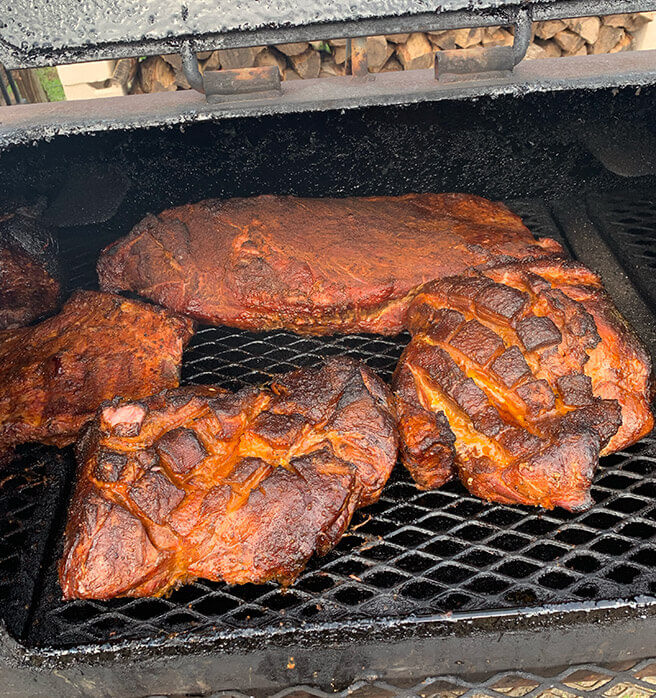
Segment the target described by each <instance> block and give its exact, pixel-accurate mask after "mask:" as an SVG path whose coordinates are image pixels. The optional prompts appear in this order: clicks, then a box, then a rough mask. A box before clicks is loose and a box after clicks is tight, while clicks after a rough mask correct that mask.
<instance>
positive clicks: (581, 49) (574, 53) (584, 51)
mask: <svg viewBox="0 0 656 698" xmlns="http://www.w3.org/2000/svg"><path fill="white" fill-rule="evenodd" d="M587 55H588V46H587V44H585V43H584V44H583V46H580V47H579V48H577V49H576V51H572V52H571V53H570V52H568V51H566V52H565V53H563V56H587Z"/></svg>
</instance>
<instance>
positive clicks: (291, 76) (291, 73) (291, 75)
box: [282, 68, 301, 80]
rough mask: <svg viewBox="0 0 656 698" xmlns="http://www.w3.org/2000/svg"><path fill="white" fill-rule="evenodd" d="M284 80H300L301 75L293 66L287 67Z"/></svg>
mask: <svg viewBox="0 0 656 698" xmlns="http://www.w3.org/2000/svg"><path fill="white" fill-rule="evenodd" d="M282 79H283V80H300V79H301V76H300V75H299V74H298V73H297V72H296V71H295V70H294V69H293V68H285V72H284V73H283V76H282Z"/></svg>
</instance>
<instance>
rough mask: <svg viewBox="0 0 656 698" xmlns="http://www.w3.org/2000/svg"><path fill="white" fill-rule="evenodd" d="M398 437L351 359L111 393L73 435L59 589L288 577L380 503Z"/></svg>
mask: <svg viewBox="0 0 656 698" xmlns="http://www.w3.org/2000/svg"><path fill="white" fill-rule="evenodd" d="M397 438H398V437H397V432H396V425H395V420H394V415H393V407H392V396H391V393H390V391H389V390H388V388H387V387H386V386H385V384H384V383H383V382H382V381H381V380H380V379H379V378H377V377H376V376H375V375H374V373H373V372H372V371H370V370H369V369H367V368H366V367H365V366H364V365H362V364H359V363H358V362H355V361H352V360H349V359H331V360H329V361H327V362H326V364H325V365H324V366H323V367H321V368H308V369H300V370H298V371H295V372H293V373H290V374H287V375H284V376H281V377H280V378H279V379H277V380H275V381H274V382H273V384H272V385H271V386H270V388H265V389H256V388H245V389H243V390H241V391H239V392H238V393H235V394H233V393H229V392H226V391H224V390H221V389H219V388H213V387H206V386H202V387H188V388H179V389H177V390H173V391H168V392H163V393H160V394H159V395H155V396H153V397H150V398H147V399H145V400H141V401H139V402H125V401H120V400H116V401H114V402H113V403H110V404H108V405H106V406H105V407H104V408H101V410H100V411H99V413H98V415H97V416H96V419H95V420H94V422H93V423H92V425H91V426H90V428H89V429H88V430H87V432H86V433H85V435H84V437H83V438H82V439H81V440H80V442H79V443H78V448H77V456H78V462H79V472H78V481H77V487H76V490H75V494H74V496H73V502H72V505H71V509H70V513H69V519H68V524H67V527H66V533H65V549H64V555H63V558H62V560H61V562H60V566H59V577H60V582H61V587H62V590H63V595H64V598H65V599H73V598H93V599H109V598H113V597H116V596H159V595H162V594H165V593H166V592H167V591H169V590H170V589H172V588H174V587H176V586H179V585H180V584H183V583H185V582H187V581H192V580H193V579H195V578H197V577H203V578H206V579H211V580H215V581H219V580H224V581H226V582H228V583H230V584H244V583H247V582H253V583H263V582H266V581H268V580H272V579H273V580H277V581H279V582H281V583H283V584H289V583H291V582H293V580H294V579H295V578H296V576H297V575H298V574H299V572H300V571H301V570H302V569H303V567H304V566H305V564H306V562H307V560H308V559H309V558H310V556H311V555H312V554H313V553H315V552H316V553H318V554H319V555H321V554H324V553H326V552H327V551H328V550H330V548H332V547H333V546H334V545H335V544H336V543H337V542H338V541H339V539H340V538H341V536H342V534H343V533H344V531H345V530H346V528H347V526H348V524H349V522H350V520H351V516H352V515H353V512H354V511H355V509H357V508H358V507H361V506H364V505H366V504H370V503H372V502H375V501H376V500H377V499H378V497H379V495H380V492H381V490H382V488H383V486H384V485H385V483H386V481H387V479H388V477H389V475H390V472H391V470H392V467H393V466H394V463H395V461H396V452H397Z"/></svg>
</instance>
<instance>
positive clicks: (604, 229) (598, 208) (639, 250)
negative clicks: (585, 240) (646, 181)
mask: <svg viewBox="0 0 656 698" xmlns="http://www.w3.org/2000/svg"><path fill="white" fill-rule="evenodd" d="M588 210H589V213H590V216H591V218H592V219H593V221H594V222H595V224H596V226H597V228H598V229H599V230H600V231H601V233H602V234H603V236H604V238H605V240H606V242H608V244H609V245H610V247H611V249H612V250H613V252H614V253H615V255H616V256H617V257H618V259H619V260H620V262H621V263H622V265H623V266H624V269H625V270H626V272H627V274H628V275H629V276H630V277H631V279H632V280H633V281H634V283H635V284H636V285H637V286H638V288H639V289H640V291H641V292H642V294H643V295H644V296H645V298H646V299H647V300H648V302H649V303H650V304H651V305H652V307H656V284H655V283H654V277H655V276H656V196H654V195H653V194H651V195H648V196H644V197H630V196H622V195H614V196H605V197H600V196H593V197H588Z"/></svg>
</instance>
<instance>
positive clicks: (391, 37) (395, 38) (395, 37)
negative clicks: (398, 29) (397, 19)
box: [385, 34, 410, 44]
mask: <svg viewBox="0 0 656 698" xmlns="http://www.w3.org/2000/svg"><path fill="white" fill-rule="evenodd" d="M385 38H386V39H387V40H388V41H391V42H392V43H393V44H405V42H406V41H407V40H408V39H409V38H410V34H387V36H386V37H385Z"/></svg>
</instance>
